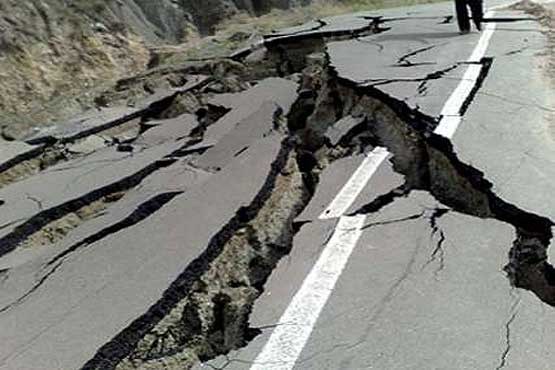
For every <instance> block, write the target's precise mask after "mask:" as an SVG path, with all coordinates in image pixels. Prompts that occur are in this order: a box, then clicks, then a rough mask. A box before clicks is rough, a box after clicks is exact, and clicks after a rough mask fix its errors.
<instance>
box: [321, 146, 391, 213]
mask: <svg viewBox="0 0 555 370" xmlns="http://www.w3.org/2000/svg"><path fill="white" fill-rule="evenodd" d="M388 156H389V152H388V151H387V149H385V148H382V147H377V148H374V150H372V151H371V152H370V153H369V154H368V155H367V156H366V158H364V161H363V162H362V163H361V164H360V166H359V167H358V168H357V170H356V171H355V172H354V173H353V175H352V176H351V177H350V178H349V181H347V183H346V184H345V185H344V186H343V188H342V189H341V190H340V191H339V193H337V195H336V197H335V198H334V199H333V201H332V202H331V203H330V205H329V206H328V208H326V210H325V211H324V212H322V214H321V215H320V217H319V218H320V219H321V220H326V219H331V218H339V217H341V216H343V215H344V214H345V212H347V210H348V209H349V207H350V206H351V204H353V202H354V201H355V199H356V198H357V197H358V195H359V194H360V192H361V191H362V190H363V189H364V187H365V186H366V184H367V183H368V181H369V180H370V178H371V177H372V175H374V173H376V171H377V170H378V168H379V167H380V165H381V164H382V162H383V161H384V160H385V159H386V158H387V157H388Z"/></svg>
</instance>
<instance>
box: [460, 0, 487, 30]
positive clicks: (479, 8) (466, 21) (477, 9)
mask: <svg viewBox="0 0 555 370" xmlns="http://www.w3.org/2000/svg"><path fill="white" fill-rule="evenodd" d="M455 8H456V9H457V21H458V23H459V29H460V30H461V31H469V30H470V17H469V16H468V8H470V10H471V11H472V19H473V20H474V24H475V25H476V28H477V29H479V30H480V29H482V19H483V18H484V8H483V1H482V0H455Z"/></svg>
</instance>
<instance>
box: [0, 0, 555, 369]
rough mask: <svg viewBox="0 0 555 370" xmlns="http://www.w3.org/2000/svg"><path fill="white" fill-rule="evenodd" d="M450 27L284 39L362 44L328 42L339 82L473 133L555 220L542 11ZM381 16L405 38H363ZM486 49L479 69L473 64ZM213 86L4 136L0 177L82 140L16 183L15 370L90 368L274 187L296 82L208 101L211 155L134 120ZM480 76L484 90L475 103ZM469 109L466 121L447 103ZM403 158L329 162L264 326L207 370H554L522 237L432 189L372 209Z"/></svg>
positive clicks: (528, 202)
mask: <svg viewBox="0 0 555 370" xmlns="http://www.w3.org/2000/svg"><path fill="white" fill-rule="evenodd" d="M505 3H506V2H504V1H491V2H488V4H487V5H488V6H497V5H503V4H505ZM451 14H452V4H451V3H439V4H435V5H426V6H419V7H412V8H400V9H394V10H388V11H384V12H372V13H360V14H355V15H347V16H340V17H333V18H329V19H324V20H323V22H311V23H309V24H307V25H305V26H300V27H295V28H291V29H287V30H281V31H279V32H278V33H275V34H273V35H271V37H268V39H267V40H270V41H269V42H277V41H276V40H279V39H288V38H290V37H298V38H303V37H310V36H311V35H315V34H316V35H317V34H321V33H324V34H329V33H344V34H346V35H351V36H348V37H343V38H342V39H340V40H337V39H336V40H333V41H332V40H331V39H330V40H329V41H328V42H327V50H326V51H327V54H328V57H329V63H330V66H331V67H332V69H333V70H334V71H335V73H336V74H337V77H338V78H339V79H341V80H344V81H348V82H349V83H350V84H353V85H354V86H357V87H361V88H365V87H366V88H367V87H371V88H375V89H377V90H379V91H380V92H382V93H383V94H385V95H386V96H388V97H390V98H392V99H394V100H395V101H398V102H404V103H405V104H406V105H407V106H408V107H410V108H414V109H418V110H419V111H420V112H422V113H423V114H425V115H427V116H428V117H431V119H434V120H436V122H437V123H438V124H439V127H441V128H442V127H444V126H442V125H447V124H451V122H456V123H460V124H458V125H456V126H455V127H454V128H453V129H452V127H451V126H450V128H449V129H447V130H446V131H441V132H443V133H445V132H449V133H450V134H449V135H445V134H443V135H444V136H448V138H449V139H450V140H451V142H452V144H453V149H454V151H455V152H456V153H457V155H458V156H459V159H460V160H461V161H462V162H465V163H468V164H470V165H472V166H474V167H475V168H478V169H480V170H481V171H483V172H484V174H485V176H486V178H487V179H488V180H489V181H491V182H492V184H493V190H494V192H495V193H496V194H497V195H498V196H499V197H500V198H502V199H503V200H505V201H506V202H508V203H511V204H515V205H516V206H518V207H519V208H521V209H523V210H526V211H528V212H532V213H536V214H538V215H542V216H545V217H548V218H551V219H555V215H554V213H553V210H554V209H555V207H554V206H555V203H554V201H553V200H552V197H550V196H549V194H551V193H552V192H553V190H555V189H554V185H553V179H554V178H555V172H554V171H555V170H554V169H553V168H555V167H554V166H553V165H552V164H553V162H554V161H555V149H554V148H555V147H554V145H553V140H554V138H553V137H551V136H550V135H549V132H548V127H549V123H548V120H549V119H550V118H551V117H552V112H553V109H555V108H554V107H553V99H552V97H553V95H552V92H551V86H550V82H549V81H548V80H547V79H546V78H545V75H544V71H543V69H542V68H541V67H542V66H541V63H543V62H545V59H542V58H545V57H544V56H542V55H541V53H542V52H543V51H544V50H545V49H546V42H547V41H546V38H545V35H544V34H542V33H541V32H540V30H541V29H540V26H539V24H538V23H537V22H536V21H535V20H533V19H530V17H528V16H527V15H526V14H524V13H521V12H517V11H509V10H499V11H496V13H493V14H490V16H491V17H492V19H493V20H495V18H496V17H497V18H508V19H513V20H514V21H512V22H504V23H496V22H489V23H488V28H489V29H486V31H484V32H483V33H478V32H473V33H471V34H469V35H465V36H460V35H458V33H457V32H456V25H455V24H454V23H453V20H452V19H451V18H449V16H450V15H451ZM377 17H382V22H381V24H380V27H384V28H388V30H387V31H385V32H381V33H378V34H365V33H364V32H365V31H366V29H367V28H368V27H369V25H370V22H371V20H372V19H376V18H377ZM493 25H495V26H493ZM359 33H360V34H359ZM484 35H487V42H484V39H485V36H484ZM479 45H482V49H483V55H480V58H479V59H477V60H472V57H471V55H472V56H474V55H475V54H473V52H474V51H475V50H476V49H479V48H480V46H479ZM483 58H491V59H488V60H489V62H488V63H490V62H491V65H490V64H487V63H484V60H485V59H483ZM474 70H476V71H477V73H478V74H479V75H478V74H477V75H476V76H474V77H472V78H471V79H469V77H468V76H470V75H471V73H473V72H472V71H474ZM469 71H470V72H469ZM486 72H487V74H486ZM478 76H479V78H478ZM208 79H209V77H206V76H200V75H199V76H195V77H194V78H192V79H191V81H190V82H189V83H188V84H186V85H185V86H183V87H181V88H180V89H177V90H168V91H160V92H157V93H156V94H154V96H152V97H151V98H149V99H147V100H145V101H141V102H139V103H137V104H136V105H135V106H134V107H120V108H117V107H116V108H111V109H107V110H105V111H102V112H101V113H98V112H96V113H95V112H89V113H87V114H85V115H84V116H83V117H77V118H76V119H74V120H71V121H70V122H68V123H66V124H65V125H60V126H59V127H53V128H51V129H49V130H42V131H40V132H37V133H35V134H34V135H33V136H32V137H30V138H29V140H28V141H27V143H23V142H0V155H1V162H2V164H0V169H2V168H5V167H6V168H7V167H10V166H13V165H14V163H16V164H17V163H20V162H21V163H24V162H25V161H26V160H27V159H28V158H34V156H35V154H36V151H37V150H40V148H41V145H45V143H48V142H49V141H52V140H55V141H58V142H71V145H70V146H69V150H70V152H71V153H70V154H71V155H73V156H70V157H69V159H68V160H67V161H61V162H60V163H57V164H54V165H52V166H50V167H48V168H46V169H44V170H41V169H34V170H32V171H31V172H30V173H28V174H26V175H25V176H24V177H23V178H22V179H21V180H20V181H17V182H13V183H12V182H9V183H7V184H6V185H5V186H3V187H2V188H0V199H1V200H2V203H1V204H0V225H1V226H0V343H1V344H0V368H2V369H7V370H12V369H17V370H19V369H22V370H33V369H37V370H38V369H64V370H65V369H78V368H81V367H82V366H83V365H84V364H85V363H86V362H87V361H88V360H90V359H91V358H93V357H94V356H95V354H96V353H97V351H98V350H99V349H100V348H101V347H102V346H103V345H105V344H106V343H108V342H110V341H111V340H112V339H113V338H114V337H116V336H117V335H118V334H119V333H121V332H122V331H124V330H125V329H126V328H128V327H129V325H130V324H131V323H132V322H133V321H134V320H136V319H137V318H138V317H141V315H143V314H144V313H145V312H146V311H147V310H148V309H149V307H152V306H153V305H156V304H157V303H158V302H160V300H162V299H163V298H162V297H166V295H167V294H166V292H168V289H170V288H169V287H170V286H172V283H174V282H176V281H178V280H179V279H180V278H181V276H182V274H183V271H184V269H186V268H187V267H188V266H190V265H191V264H192V263H193V261H195V260H196V259H197V258H198V257H199V256H200V255H202V254H203V253H204V252H205V250H206V248H207V246H208V245H210V243H211V242H212V240H213V237H214V235H215V234H216V233H217V232H218V231H220V230H223V229H225V227H226V225H227V224H228V222H229V220H231V219H233V217H234V216H235V215H236V214H238V213H239V211H240V210H241V209H243V208H244V207H247V206H248V205H249V204H251V203H252V202H254V201H255V200H256V199H257V197H258V196H259V195H258V194H259V193H260V192H261V191H263V190H264V189H265V188H266V187H267V179H268V177H269V176H270V173H271V171H272V170H273V169H274V167H275V164H276V163H277V162H279V160H280V158H281V156H282V155H283V153H282V151H283V148H284V139H285V137H286V134H285V133H284V132H283V130H280V129H278V127H276V125H277V121H279V120H280V119H282V118H283V117H286V116H287V114H288V113H289V112H290V111H291V110H292V109H293V108H294V102H295V100H296V99H297V91H298V89H299V84H298V83H297V82H296V81H297V80H296V79H294V78H292V79H286V78H278V77H275V78H267V79H264V80H262V81H260V82H259V83H257V84H256V85H255V86H252V87H251V88H250V89H248V90H246V91H244V92H241V93H236V94H216V95H214V96H213V97H212V98H211V100H210V102H209V103H210V104H212V105H214V106H219V107H223V108H226V109H228V110H229V112H228V113H227V114H225V115H223V116H222V117H221V118H219V119H218V120H217V121H216V122H215V123H214V124H212V125H210V126H209V127H207V128H206V130H205V132H204V134H203V136H202V138H201V139H200V140H197V139H198V137H197V136H195V134H194V131H195V129H196V128H198V125H199V122H198V120H199V118H198V117H197V116H195V115H192V114H183V115H181V116H178V117H174V118H171V119H166V120H155V121H150V122H149V124H150V125H151V126H152V128H150V129H149V130H148V131H145V132H142V131H140V130H138V129H137V127H136V126H137V125H138V121H137V122H136V121H134V120H136V119H137V118H140V116H141V115H142V114H145V112H148V110H149V109H152V106H153V104H159V103H160V102H163V101H165V100H166V99H169V98H171V97H173V96H174V95H175V94H178V93H182V92H185V91H188V90H190V89H193V88H195V87H197V86H199V85H202V84H203V83H205V82H206V81H207V80H208ZM467 82H468V83H471V84H472V86H474V87H476V88H474V87H473V88H472V89H467V90H465V89H460V86H461V85H464V84H465V83H467ZM478 88H479V89H478ZM457 89H459V90H457ZM457 91H462V93H460V94H459V95H461V96H455V95H457ZM465 91H466V95H465V94H464V92H465ZM452 94H454V95H452ZM450 96H451V97H453V96H454V98H453V99H449V98H450ZM457 99H458V100H459V101H461V102H462V104H463V105H464V108H463V105H461V106H457V107H456V108H457V109H455V110H449V109H450V108H452V107H451V106H449V101H457ZM446 107H447V108H449V109H446ZM447 111H449V112H450V113H449V114H445V112H447ZM122 122H125V127H126V131H122V132H118V133H117V135H119V138H120V139H121V140H119V141H118V142H117V143H110V145H108V144H107V142H106V140H107V139H106V137H105V136H103V131H104V130H108V129H112V128H114V127H116V126H119V125H120V124H121V123H122ZM359 124H360V122H359V121H357V117H345V118H343V119H342V120H340V121H339V122H337V123H336V124H335V125H334V126H333V127H331V128H330V129H328V131H327V132H326V133H325V135H326V138H327V139H328V140H329V142H330V143H331V144H332V145H335V144H337V143H339V142H340V141H341V140H342V139H343V137H344V136H345V135H346V134H347V133H348V132H350V131H351V130H352V129H353V128H355V127H357V125H359ZM438 130H440V129H439V128H438ZM438 132H440V131H438ZM130 137H132V138H134V139H133V140H132V141H131V143H132V144H130V146H126V145H122V144H121V142H125V140H126V139H128V138H130ZM129 148H130V149H129ZM391 158H392V154H390V153H389V152H388V151H387V150H386V149H385V148H382V147H374V146H369V147H367V148H366V149H365V150H364V151H363V152H361V153H355V154H353V155H350V156H348V157H346V158H342V159H339V160H337V161H335V162H333V163H332V164H331V165H330V166H328V167H327V168H325V170H324V171H323V172H322V173H321V174H320V181H319V184H318V186H317V188H316V189H315V193H314V196H313V197H312V199H311V200H310V202H309V203H308V205H307V206H306V207H305V208H304V210H303V211H302V212H301V213H300V214H299V215H298V216H297V218H296V220H295V221H296V222H297V223H298V224H299V225H302V227H300V230H299V231H298V233H297V234H296V235H295V237H294V242H293V247H292V250H291V252H290V253H289V254H288V255H287V256H285V257H284V258H282V259H281V261H280V262H279V264H278V266H277V268H276V269H275V270H274V271H273V272H272V274H271V276H270V279H269V280H268V282H267V283H266V285H265V287H264V292H263V294H262V295H261V297H260V298H259V299H258V300H257V301H256V303H255V305H254V307H253V311H252V314H251V317H250V326H251V327H253V328H258V329H260V334H259V335H258V336H256V337H255V338H254V339H253V340H252V341H250V342H249V343H248V344H247V345H246V346H245V347H244V348H242V349H240V350H237V351H232V352H231V353H229V354H228V355H227V356H223V357H219V358H217V359H215V360H212V361H209V362H207V363H205V364H199V365H197V367H196V368H197V369H201V368H222V369H223V368H225V369H226V370H230V369H253V370H255V369H256V370H262V369H268V370H274V369H299V370H300V369H551V368H553V363H554V362H555V354H554V352H553V351H552V350H551V347H552V343H553V341H554V339H555V337H554V336H553V335H552V334H551V333H550V330H549V328H550V327H551V326H552V325H553V324H555V310H554V309H553V307H551V306H549V305H547V304H544V303H542V301H541V300H539V299H538V298H537V297H536V296H535V295H534V294H533V293H531V292H528V291H526V290H520V289H516V288H513V287H511V285H510V282H509V280H508V279H507V278H506V276H505V273H504V272H503V271H502V269H503V266H504V265H505V264H506V263H507V254H508V251H509V249H510V248H511V245H512V243H513V241H514V239H515V229H514V228H513V227H511V226H510V225H508V224H507V223H504V222H501V221H498V220H495V219H493V218H490V219H481V218H477V217H472V216H469V215H465V214H462V213H459V212H456V211H455V210H453V209H450V208H449V207H447V206H445V205H442V204H441V203H439V202H438V201H437V200H436V199H434V197H432V196H431V195H430V194H429V193H428V192H426V191H422V190H418V191H412V192H411V193H410V194H409V195H408V196H404V197H399V198H398V199H395V200H394V201H392V202H390V204H388V205H386V206H385V207H383V208H382V209H380V210H379V211H378V212H372V213H369V214H364V215H360V214H359V215H355V214H356V212H357V211H359V210H360V209H362V208H363V207H364V206H365V205H367V204H369V203H372V201H374V200H376V199H379V198H380V196H383V195H384V194H388V193H391V192H392V191H394V189H397V188H399V187H400V186H402V185H403V183H404V182H405V177H404V176H403V175H401V174H400V173H398V172H396V170H395V168H394V165H393V163H392V161H391ZM0 180H1V179H0ZM0 182H1V181H0ZM83 204H87V205H88V206H87V207H86V209H85V210H83V208H82V205H83ZM145 207H148V210H149V211H148V212H146V213H145V212H139V211H140V210H144V209H145ZM78 209H79V211H76V210H78ZM68 210H69V211H68ZM71 210H74V211H75V212H77V213H75V214H74V213H72V212H70V211H71ZM70 213H71V214H70ZM45 218H46V219H48V220H49V222H54V223H55V224H53V225H51V224H49V223H47V224H41V222H42V221H40V220H43V219H45ZM550 253H553V251H552V250H550ZM326 258H327V259H326Z"/></svg>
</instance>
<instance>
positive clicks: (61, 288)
mask: <svg viewBox="0 0 555 370" xmlns="http://www.w3.org/2000/svg"><path fill="white" fill-rule="evenodd" d="M280 151H281V142H280V140H279V139H278V137H276V136H272V137H268V138H266V139H265V140H262V141H261V142H260V143H259V144H258V145H257V146H256V148H255V149H253V150H252V151H251V152H249V153H247V156H248V159H246V158H245V159H244V160H243V161H241V162H237V163H236V164H232V165H230V166H229V167H228V168H226V169H224V170H223V171H222V172H220V173H219V174H218V175H217V177H211V179H210V180H209V181H208V182H206V183H205V184H204V185H203V186H201V187H199V188H197V189H195V190H193V191H191V192H190V193H189V194H187V195H183V196H179V197H178V198H176V199H174V200H173V201H172V202H170V203H169V204H168V205H167V206H166V207H165V208H163V212H159V213H157V214H155V215H154V216H153V217H150V218H149V219H148V220H147V221H145V222H143V223H141V224H140V227H137V228H131V229H129V230H126V231H125V232H122V233H118V234H116V235H114V236H112V237H110V238H106V239H103V240H102V241H100V242H99V243H98V244H97V245H95V246H94V248H88V249H87V250H88V252H86V253H85V255H86V258H83V257H84V255H83V256H81V258H78V259H75V260H70V263H69V264H68V265H63V266H62V267H61V268H60V269H59V270H58V271H57V273H56V274H53V275H52V276H51V277H50V278H49V281H48V282H47V283H46V284H45V285H44V286H43V289H41V290H38V291H37V294H33V295H31V296H29V297H28V299H26V300H25V301H24V302H22V304H21V305H19V306H18V307H17V309H11V310H8V311H5V312H3V313H2V314H0V321H1V322H2V327H3V328H5V330H4V331H3V332H2V334H0V335H2V336H4V338H3V339H2V342H3V343H4V345H3V346H2V348H1V349H0V351H1V352H2V355H1V358H2V362H1V363H2V366H4V367H8V368H13V367H19V368H26V369H29V370H31V369H43V368H44V367H45V366H46V367H56V366H58V367H59V366H61V367H63V368H77V367H79V366H82V365H83V363H84V362H85V361H86V360H87V359H89V358H92V357H93V356H94V353H95V352H96V351H97V350H98V348H100V346H102V345H103V344H104V343H106V342H107V341H109V340H110V339H111V338H113V337H114V336H115V335H116V334H117V333H118V332H120V331H121V330H123V329H124V328H125V327H126V326H127V325H129V323H130V320H133V319H135V318H137V317H140V316H142V315H146V316H145V318H144V320H147V321H145V322H148V320H150V319H151V318H150V316H149V314H148V313H146V314H145V312H146V307H149V306H151V305H153V304H155V303H156V301H158V300H159V299H161V297H162V296H164V297H168V298H169V297H171V294H169V293H168V295H166V294H164V295H163V291H164V290H165V289H167V288H168V286H170V285H171V283H172V281H174V280H175V279H178V280H179V279H182V278H180V277H179V275H180V274H181V273H182V272H183V270H184V269H185V267H186V266H187V265H189V264H190V263H191V262H192V261H193V260H194V259H196V258H197V257H198V256H199V254H201V253H202V252H203V251H204V250H205V248H206V247H207V245H208V244H209V242H210V238H212V237H213V236H214V232H215V230H222V228H224V226H225V225H226V223H227V222H228V221H229V220H230V219H231V218H232V217H233V215H235V213H236V212H237V210H238V209H240V208H241V207H242V206H246V205H248V204H249V203H250V202H252V200H253V198H254V197H255V195H256V193H257V192H258V191H260V190H261V189H263V186H264V183H265V182H266V180H267V179H266V177H267V175H268V171H270V168H271V163H273V162H274V161H275V160H276V156H278V154H279V153H280ZM280 155H281V154H280ZM223 184H225V185H223ZM215 195H218V196H215ZM176 219H180V220H188V222H185V223H181V224H179V225H175V222H174V221H175V220H176ZM184 245H185V246H187V248H184V247H183V246H184ZM137 266H139V268H137ZM72 276H73V278H72ZM184 283H185V284H190V281H187V282H184ZM170 290H171V289H170ZM180 294H181V293H180ZM164 299H165V298H164ZM72 302H73V303H72ZM68 303H69V304H68ZM37 310H38V311H37ZM39 311H40V312H39ZM84 317H87V319H86V320H85V321H83V318H84ZM23 318H26V319H25V321H26V325H25V326H26V328H25V329H24V330H22V328H20V327H19V326H18V325H16V324H15V323H17V322H20V320H23ZM30 318H34V319H30ZM152 319H153V320H154V319H155V318H154V317H153V318H152ZM49 328H50V329H49ZM35 330H40V331H41V332H42V334H41V335H40V337H38V338H36V337H35V334H34V332H35ZM84 330H85V331H86V332H87V333H88V334H87V336H83V335H81V334H82V333H83V331H84ZM80 333H81V334H80ZM74 336H76V337H77V338H81V339H80V340H75V338H74ZM32 337H35V338H34V339H33V340H32V343H29V340H30V339H31V338H32ZM24 343H27V346H26V349H25V351H23V352H20V351H19V349H18V348H21V346H22V345H23V344H24ZM53 344H55V345H56V346H62V347H64V348H71V350H68V351H57V352H56V356H51V355H48V356H46V357H45V353H47V352H48V353H50V354H51V353H52V352H51V351H50V348H52V345H53ZM68 346H69V347H68Z"/></svg>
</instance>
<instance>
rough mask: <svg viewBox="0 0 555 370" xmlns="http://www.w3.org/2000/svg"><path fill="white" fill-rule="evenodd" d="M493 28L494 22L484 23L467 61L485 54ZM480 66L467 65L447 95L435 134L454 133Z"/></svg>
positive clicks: (490, 13)
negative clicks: (454, 87)
mask: <svg viewBox="0 0 555 370" xmlns="http://www.w3.org/2000/svg"><path fill="white" fill-rule="evenodd" d="M494 15H495V12H493V11H489V12H487V13H486V17H488V18H490V17H493V16H494ZM495 28H496V24H495V23H488V24H487V25H486V28H485V30H484V31H483V32H482V36H481V37H480V40H479V41H478V44H477V45H476V48H475V49H474V51H473V52H472V55H471V56H470V58H469V59H468V61H469V62H474V63H476V62H479V61H481V60H482V58H483V57H484V56H485V55H486V51H487V48H488V45H489V42H490V41H491V37H492V36H493V33H494V32H495ZM482 67H483V66H482V65H481V64H471V65H469V66H468V68H467V69H466V72H465V73H464V75H463V78H462V80H461V82H460V83H459V85H458V86H457V88H456V89H455V90H454V91H453V93H452V94H451V96H449V99H447V102H446V103H445V105H444V106H443V109H442V110H441V116H442V117H441V121H440V122H439V125H438V126H437V127H436V129H435V131H434V132H435V133H436V134H438V135H441V136H444V137H446V138H449V139H451V138H452V137H453V135H455V132H456V131H457V128H458V127H459V125H460V123H461V122H462V117H461V109H462V106H463V104H464V102H465V101H466V99H467V98H468V96H469V95H470V93H471V92H472V89H474V86H476V83H477V81H478V78H479V77H480V73H481V71H482Z"/></svg>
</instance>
